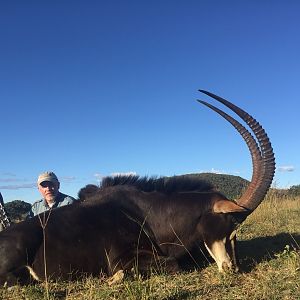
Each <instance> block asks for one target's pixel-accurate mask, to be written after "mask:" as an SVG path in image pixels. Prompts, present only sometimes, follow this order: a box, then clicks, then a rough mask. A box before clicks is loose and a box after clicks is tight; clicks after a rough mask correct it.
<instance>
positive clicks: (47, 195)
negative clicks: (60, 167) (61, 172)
mask: <svg viewBox="0 0 300 300" xmlns="http://www.w3.org/2000/svg"><path fill="white" fill-rule="evenodd" d="M38 188H39V191H40V193H41V194H42V196H43V198H44V199H45V200H46V201H47V203H52V202H54V201H55V198H56V196H57V194H58V190H59V182H51V181H43V182H41V183H40V184H39V186H38Z"/></svg>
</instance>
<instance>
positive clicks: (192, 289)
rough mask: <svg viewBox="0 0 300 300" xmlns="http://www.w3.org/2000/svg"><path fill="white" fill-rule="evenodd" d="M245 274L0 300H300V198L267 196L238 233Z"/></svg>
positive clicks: (81, 285)
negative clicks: (283, 198)
mask: <svg viewBox="0 0 300 300" xmlns="http://www.w3.org/2000/svg"><path fill="white" fill-rule="evenodd" d="M238 235H239V240H240V241H239V244H238V247H239V250H240V262H241V266H242V269H243V272H241V273H238V274H220V273H219V272H218V271H217V268H216V265H215V264H210V265H206V266H205V267H203V268H202V269H198V270H195V271H190V272H185V273H181V274H176V275H172V276H171V275H163V274H153V275H152V276H151V277H150V278H148V279H144V280H142V279H141V278H139V277H138V278H134V276H132V277H127V278H126V279H125V280H124V281H123V282H122V283H119V284H116V285H114V286H109V285H108V284H107V281H106V278H103V277H101V278H86V279H85V280H82V281H79V282H76V283H74V282H73V283H72V282H60V283H50V284H49V291H48V292H49V295H48V296H47V293H46V289H45V287H44V286H43V285H42V284H40V285H36V286H30V287H19V286H17V287H15V288H14V289H11V290H7V289H4V288H3V289H0V298H1V299H18V300H19V299H39V300H40V299H67V300H69V299H72V300H73V299H74V300H75V299H138V300H142V299H158V300H159V299H161V300H162V299H164V300H171V299H172V300H175V299H182V300H184V299H201V300H203V299H212V298H213V299H224V300H226V299H228V300H229V299H257V300H258V299H259V300H262V299H268V300H275V299H278V300H279V299H280V300H282V299H286V300H288V299H289V300H290V299H293V300H296V299H300V199H285V200H284V201H283V200H281V199H278V198H276V197H275V196H274V195H272V194H269V195H268V196H267V199H266V200H265V201H264V202H263V203H262V204H261V206H260V207H259V208H258V209H257V210H256V211H255V212H254V213H253V214H252V215H251V216H250V217H249V218H248V219H247V220H246V222H245V223H243V224H242V226H241V227H240V229H239V234H238Z"/></svg>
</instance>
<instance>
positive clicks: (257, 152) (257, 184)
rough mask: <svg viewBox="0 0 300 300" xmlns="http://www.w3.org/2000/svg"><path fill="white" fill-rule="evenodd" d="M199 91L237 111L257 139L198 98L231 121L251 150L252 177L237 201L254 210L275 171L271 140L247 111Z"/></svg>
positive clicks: (228, 117)
mask: <svg viewBox="0 0 300 300" xmlns="http://www.w3.org/2000/svg"><path fill="white" fill-rule="evenodd" d="M199 91H200V92H202V93H204V94H206V95H208V96H210V97H212V98H214V99H216V100H217V101H219V102H221V103H222V104H224V105H225V106H227V107H228V108H229V109H231V110H232V111H233V112H235V113H236V114H237V115H238V116H239V117H240V118H241V119H242V120H243V121H245V123H246V124H247V125H248V126H249V127H250V129H251V130H252V131H253V133H254V135H255V137H256V139H257V142H256V140H255V138H254V137H253V136H252V135H251V133H250V132H249V131H248V130H247V129H246V128H245V127H244V126H243V125H241V124H240V123H239V122H238V121H237V120H235V119H234V118H232V117H231V116H229V115H228V114H226V113H225V112H223V111H222V110H220V109H218V108H216V107H214V106H212V105H211V104H208V103H207V102H205V101H201V100H198V101H199V102H200V103H202V104H204V105H206V106H208V107H209V108H211V109H212V110H214V111H215V112H217V113H218V114H220V115H221V116H222V117H223V118H225V119H226V120H227V121H228V122H229V123H231V124H232V125H233V126H234V127H235V128H236V129H237V131H238V132H239V133H240V135H241V136H242V137H243V139H244V140H245V142H246V144H247V146H248V148H249V150H250V154H251V158H252V168H253V172H252V178H251V182H250V184H249V186H248V187H247V189H246V191H245V192H244V193H243V195H242V196H241V197H240V198H239V199H238V200H237V203H238V204H239V205H240V206H243V207H245V208H247V209H248V210H250V211H253V210H254V209H255V208H256V207H257V206H258V205H259V204H260V203H261V202H262V200H263V199H264V197H265V195H266V193H267V191H268V189H269V188H270V186H271V183H272V180H273V177H274V173H275V157H274V153H273V149H272V146H271V143H270V140H269V138H268V136H267V134H266V132H265V130H264V129H263V128H262V126H261V125H260V124H259V123H258V122H257V121H256V120H255V119H254V118H253V117H252V116H251V115H249V114H248V113H247V112H245V111H244V110H242V109H241V108H239V107H238V106H236V105H234V104H233V103H231V102H229V101H228V100H225V99H223V98H221V97H219V96H217V95H214V94H212V93H210V92H207V91H204V90H199Z"/></svg>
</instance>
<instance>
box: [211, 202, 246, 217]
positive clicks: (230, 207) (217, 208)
mask: <svg viewBox="0 0 300 300" xmlns="http://www.w3.org/2000/svg"><path fill="white" fill-rule="evenodd" d="M246 211H247V210H246V209H245V208H244V207H241V206H239V205H237V204H236V203H234V202H232V201H229V200H220V201H217V202H215V204H214V206H213V212H214V213H216V214H219V213H223V214H226V213H235V212H246Z"/></svg>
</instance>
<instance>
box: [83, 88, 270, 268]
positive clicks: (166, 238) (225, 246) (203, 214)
mask: <svg viewBox="0 0 300 300" xmlns="http://www.w3.org/2000/svg"><path fill="white" fill-rule="evenodd" d="M200 92H202V93H204V94H206V95H208V96H210V97H212V98H214V99H216V100H217V101H218V102H221V103H222V104H224V105H225V106H227V107H228V108H229V109H231V110H232V111H233V112H235V113H236V114H237V115H238V116H239V117H240V118H241V119H242V120H243V121H244V122H245V123H246V124H247V125H248V126H249V127H250V129H251V130H252V132H253V133H254V135H255V138H256V139H257V142H256V140H255V138H254V137H253V136H252V135H251V133H250V132H249V131H248V130H247V129H246V128H245V127H244V126H243V125H241V124H240V123H239V122H238V121H237V120H235V119H234V118H232V117H231V116H229V115H228V114H226V113H225V112H223V111H222V110H220V109H218V108H216V107H214V106H213V105H211V104H209V103H207V102H205V101H201V100H198V101H199V102H200V103H202V104H204V105H206V106H207V107H209V108H211V109H212V110H214V111H215V112H217V113H218V114H220V115H221V116H222V117H223V118H225V120H227V121H228V122H229V123H231V124H232V125H233V126H234V127H235V128H236V130H237V131H238V132H239V134H240V135H241V136H242V138H243V139H244V140H245V142H246V144H247V146H248V148H249V150H250V153H251V157H252V165H253V174H252V179H251V182H250V184H249V186H248V188H247V189H246V191H245V192H244V193H243V195H242V196H241V197H240V198H239V199H237V200H236V201H231V200H228V199H227V198H226V197H225V196H224V195H222V194H221V193H219V192H217V191H215V190H213V189H212V186H209V185H207V184H205V183H203V182H201V181H198V182H197V181H195V180H192V181H191V180H189V179H186V178H176V177H173V178H172V177H171V178H159V179H153V178H150V179H147V178H139V177H137V176H129V177H128V176H127V177H126V176H125V177H114V178H112V177H108V178H105V179H104V180H103V182H102V185H101V186H100V187H99V188H97V187H95V186H92V185H89V186H87V187H86V188H83V189H82V190H81V191H80V192H79V198H81V199H82V200H87V201H97V200H98V201H99V200H100V199H101V194H102V193H103V192H104V191H105V190H106V189H107V188H108V187H110V188H111V199H113V200H114V201H116V202H118V203H124V202H126V201H128V200H129V201H131V202H133V203H134V204H136V205H137V206H138V207H139V208H140V209H141V211H142V212H143V214H144V218H145V220H146V221H147V223H148V225H149V226H150V228H151V229H152V231H153V233H154V235H155V238H156V241H157V243H158V244H159V245H160V248H161V250H162V251H163V253H164V254H165V255H166V256H168V257H170V258H175V259H180V258H181V257H182V256H183V255H185V254H186V253H187V252H189V251H191V249H193V247H194V246H195V245H196V244H197V243H199V242H204V244H205V246H206V248H207V250H208V251H209V253H210V254H211V256H212V257H213V259H214V260H215V261H216V263H217V265H218V268H219V270H220V271H223V270H225V269H234V270H238V264H237V259H236V229H237V227H238V225H239V224H240V223H241V222H243V221H244V220H245V219H246V217H247V216H248V215H250V214H251V212H253V211H254V210H255V209H256V208H257V206H258V205H259V204H260V203H261V202H262V200H263V198H264V197H265V195H266V193H267V191H268V189H269V187H270V185H271V183H272V180H273V176H274V172H275V158H274V153H273V149H272V147H271V143H270V141H269V138H268V136H267V134H266V132H265V130H264V129H263V128H262V127H261V125H260V124H259V123H258V122H257V121H256V120H255V119H254V118H253V117H252V116H250V115H249V114H248V113H247V112H245V111H244V110H242V109H241V108H239V107H237V106H236V105H234V104H232V103H230V102H229V101H227V100H225V99H223V98H221V97H218V96H216V95H214V94H212V93H210V92H207V91H203V90H200ZM116 186H123V188H124V190H125V187H126V193H127V196H126V197H124V198H118V197H114V196H113V187H116ZM98 198H99V199H98Z"/></svg>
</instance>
